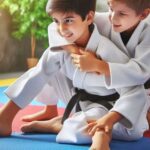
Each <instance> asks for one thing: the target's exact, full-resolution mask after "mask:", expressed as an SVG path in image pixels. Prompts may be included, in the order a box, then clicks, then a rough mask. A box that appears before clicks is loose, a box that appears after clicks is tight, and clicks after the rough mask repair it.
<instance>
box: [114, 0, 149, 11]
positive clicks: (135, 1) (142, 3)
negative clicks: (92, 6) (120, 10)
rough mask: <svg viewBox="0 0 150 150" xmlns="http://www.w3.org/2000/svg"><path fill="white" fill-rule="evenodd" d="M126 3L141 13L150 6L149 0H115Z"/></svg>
mask: <svg viewBox="0 0 150 150" xmlns="http://www.w3.org/2000/svg"><path fill="white" fill-rule="evenodd" d="M115 1H121V2H123V3H125V4H127V6H128V7H130V8H132V9H133V10H135V11H136V13H137V14H140V13H142V12H143V11H144V10H145V9H148V8H150V0H115Z"/></svg>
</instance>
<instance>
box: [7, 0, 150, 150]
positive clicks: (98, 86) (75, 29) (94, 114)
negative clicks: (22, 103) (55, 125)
mask: <svg viewBox="0 0 150 150" xmlns="http://www.w3.org/2000/svg"><path fill="white" fill-rule="evenodd" d="M68 2H69V1H68ZM68 2H67V3H68ZM72 2H73V1H71V3H72ZM86 2H87V1H84V3H86ZM92 2H93V1H92ZM79 3H81V1H79ZM88 3H90V2H88ZM52 4H53V5H52ZM54 4H55V5H56V4H57V5H58V4H60V5H59V6H62V1H61V0H59V1H56V0H55V2H52V1H51V2H50V3H49V5H48V6H49V7H48V10H49V13H50V14H51V15H52V17H53V18H54V21H55V22H56V24H57V28H58V30H59V32H60V33H61V35H63V37H64V38H65V39H67V41H70V42H75V43H76V44H77V45H78V46H81V47H85V46H86V49H92V50H93V52H95V53H96V55H97V56H101V58H102V59H103V60H105V61H109V62H110V63H111V62H112V63H117V62H119V63H126V62H128V61H129V58H128V57H127V56H126V55H124V54H123V53H121V52H120V50H119V51H118V49H117V48H116V47H115V46H114V45H113V44H112V43H111V42H110V41H108V40H107V39H106V38H104V37H102V36H101V35H99V33H98V32H97V29H96V26H95V27H94V29H93V31H92V33H91V32H90V31H89V29H88V28H86V30H84V29H85V27H86V25H89V23H88V22H89V21H90V24H91V23H92V20H93V19H90V18H93V17H94V15H92V14H93V13H92V12H89V13H88V15H87V20H86V19H85V20H83V22H82V21H81V20H82V19H81V17H79V16H80V15H78V14H76V13H75V14H74V13H73V12H74V11H73V10H74V9H73V8H71V7H69V8H71V10H72V11H71V13H66V11H67V6H68V5H64V4H65V3H64V1H63V6H64V8H62V9H64V10H61V9H60V8H59V9H56V8H57V7H56V8H55V7H54V6H55V5H54ZM71 5H72V4H71ZM71 5H70V6H71ZM52 6H53V7H52ZM65 6H66V7H65ZM73 6H74V5H73ZM80 6H82V5H80ZM90 6H91V4H90ZM51 7H52V8H53V9H52V8H51ZM54 8H55V9H54ZM51 9H52V10H51ZM78 9H79V8H78ZM82 9H83V8H82ZM84 9H85V7H84ZM58 10H59V11H58ZM55 11H56V12H55ZM64 12H65V13H64ZM75 12H76V11H75ZM78 17H79V18H80V19H79V18H78ZM66 19H67V20H66ZM66 21H67V24H66ZM84 21H85V22H84ZM77 22H78V23H77ZM85 23H87V24H85ZM82 31H84V34H83V32H82ZM87 33H89V34H87ZM90 33H91V35H90ZM78 34H79V35H80V34H82V35H84V36H80V38H79V37H78V36H77V35H78ZM88 35H90V37H89V38H88ZM75 37H78V38H77V39H76V38H75ZM85 37H86V38H85ZM74 40H75V41H74ZM85 41H86V42H85ZM80 42H81V43H80ZM93 43H94V44H93ZM49 53H50V51H46V52H45V54H44V55H43V57H42V59H41V61H40V63H41V64H42V65H43V64H44V65H43V68H42V66H41V67H39V69H38V73H40V74H39V75H43V77H45V76H47V75H51V76H52V75H53V74H55V72H56V73H57V71H56V70H57V67H58V68H59V64H60V66H61V69H62V68H63V69H62V72H63V73H64V74H65V75H67V77H69V78H70V79H71V80H72V81H73V85H74V87H77V88H79V89H84V90H85V91H86V92H88V93H92V95H91V94H88V93H86V94H87V95H88V96H89V97H86V98H87V100H86V99H85V101H83V102H82V101H81V102H80V105H81V109H82V111H80V112H78V113H75V115H73V116H72V117H71V118H69V119H67V120H66V121H65V122H64V125H63V128H62V130H61V131H60V132H59V134H58V136H57V141H58V142H69V143H90V142H91V137H90V136H88V135H87V134H84V129H85V126H86V125H87V122H90V121H91V120H95V119H98V118H99V117H102V116H104V115H105V114H107V115H105V117H106V116H107V117H108V118H111V119H109V121H110V123H111V124H112V126H113V124H114V123H116V122H118V121H120V122H121V123H122V124H123V125H122V124H120V123H117V124H115V126H114V128H113V138H118V139H124V140H134V139H138V138H140V137H141V136H142V135H143V132H144V131H145V130H146V129H147V128H148V125H147V121H146V112H147V104H148V101H147V95H146V94H145V90H144V88H143V86H142V85H141V86H135V87H128V88H121V89H119V88H118V89H116V90H114V89H110V90H108V89H106V88H105V83H104V79H105V76H106V77H107V76H108V75H109V71H106V70H105V69H104V70H103V72H100V73H101V74H100V75H99V74H96V73H95V71H96V72H99V68H98V69H96V70H95V68H93V70H92V71H94V72H93V73H89V72H82V71H80V70H79V69H77V68H75V70H73V68H74V66H73V64H72V62H71V60H70V59H71V58H70V55H69V54H68V53H66V52H51V53H50V54H51V55H53V56H50V55H48V54H49ZM54 56H55V57H54ZM56 56H57V57H56ZM58 56H59V57H58ZM74 56H75V55H74V54H73V55H72V57H73V58H76V57H74ZM92 56H93V55H92ZM45 58H47V59H45ZM58 58H59V59H58ZM92 58H95V57H92ZM64 60H65V63H64ZM93 60H94V59H93ZM48 61H50V62H51V63H52V62H55V66H53V65H52V64H51V63H50V62H49V64H46V63H47V62H48ZM96 61H97V60H96ZM98 61H99V60H98ZM60 62H61V63H60ZM66 62H67V63H66ZM94 62H95V61H94ZM94 62H93V63H94ZM75 63H76V60H75ZM62 64H63V65H62ZM78 64H79V63H77V66H78ZM95 64H97V63H95ZM103 64H104V65H105V64H106V63H105V62H104V63H103ZM44 66H45V67H44ZM46 66H47V67H46ZM106 66H107V67H108V65H107V64H106ZM52 67H53V68H52ZM79 67H80V66H79ZM71 68H72V69H71ZM40 69H43V70H42V71H43V72H41V70H40ZM52 70H54V71H52ZM70 70H71V71H70ZM34 71H35V70H34ZM51 71H52V72H51ZM44 72H45V73H44ZM36 78H37V75H36ZM46 78H47V77H46ZM38 79H41V78H39V76H38ZM22 81H23V79H22ZM36 82H37V83H38V80H36ZM40 82H41V81H40ZM49 83H51V82H49ZM38 84H40V85H41V83H38ZM16 85H17V84H16ZM32 86H33V85H32ZM42 86H43V85H42ZM10 91H12V92H14V90H11V89H9V90H8V91H7V94H9V92H10ZM116 91H117V92H118V93H119V94H120V98H119V99H118V100H117V102H116V103H115V105H114V106H113V108H112V109H111V110H110V111H109V112H108V109H109V108H108V107H109V106H108V105H109V103H107V104H106V103H105V102H104V103H103V102H102V101H103V100H102V101H101V99H103V98H102V97H104V98H106V96H107V95H108V97H107V98H109V96H111V95H112V94H113V93H114V92H116ZM79 92H80V90H79ZM81 92H82V91H81ZM81 94H84V93H81ZM93 94H96V95H99V96H100V95H102V96H101V98H100V97H98V98H99V101H100V103H101V102H102V103H101V104H99V102H98V100H97V98H96V101H95V100H94V99H95V97H96V96H95V95H94V96H93ZM90 97H92V98H93V100H94V102H93V101H92V100H91V99H90ZM107 98H106V99H107ZM15 102H17V101H15ZM135 103H137V104H138V105H137V106H136V108H137V110H136V111H134V112H132V114H129V112H131V110H134V108H135V106H134V104H135ZM139 116H140V117H139ZM105 117H104V118H105ZM48 123H52V120H51V121H50V122H48V121H46V122H45V123H44V124H41V126H36V127H38V128H36V129H35V130H34V131H46V132H48V131H54V130H53V129H52V128H51V124H48ZM46 124H47V125H46ZM42 125H43V126H42ZM39 127H43V128H39ZM45 127H46V128H45ZM70 127H71V128H70ZM108 127H109V126H108ZM126 127H127V128H126ZM131 127H132V129H128V128H131ZM111 128H112V127H109V128H106V130H110V129H111ZM60 129H61V127H60ZM60 129H59V130H60ZM59 130H58V131H59ZM32 131H33V130H32ZM55 131H56V130H55ZM58 131H57V132H58ZM102 133H103V134H104V133H105V132H103V131H102ZM97 134H98V135H99V134H100V135H103V134H101V132H97ZM97 134H96V135H97ZM64 135H65V137H64ZM104 136H106V135H104ZM102 138H103V137H102ZM101 140H102V141H101ZM94 142H95V140H94ZM100 142H103V139H100V141H99V144H98V146H99V147H98V148H97V149H105V150H106V149H109V147H108V145H107V144H103V145H102V144H101V143H100ZM101 146H103V147H101Z"/></svg>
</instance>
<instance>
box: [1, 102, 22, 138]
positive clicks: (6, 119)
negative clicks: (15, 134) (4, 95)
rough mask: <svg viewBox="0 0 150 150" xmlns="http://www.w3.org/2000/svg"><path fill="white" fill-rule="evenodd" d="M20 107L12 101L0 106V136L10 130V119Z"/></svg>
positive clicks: (6, 134)
mask: <svg viewBox="0 0 150 150" xmlns="http://www.w3.org/2000/svg"><path fill="white" fill-rule="evenodd" d="M19 110H20V108H19V107H18V106H17V105H16V104H15V103H14V102H12V101H9V102H8V103H7V104H5V105H3V106H2V107H1V108H0V136H9V135H10V134H11V132H12V121H13V119H14V117H15V115H16V114H17V112H18V111H19Z"/></svg>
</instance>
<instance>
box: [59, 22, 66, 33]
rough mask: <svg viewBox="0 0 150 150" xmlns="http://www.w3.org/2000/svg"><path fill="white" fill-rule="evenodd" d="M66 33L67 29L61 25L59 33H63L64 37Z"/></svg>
mask: <svg viewBox="0 0 150 150" xmlns="http://www.w3.org/2000/svg"><path fill="white" fill-rule="evenodd" d="M65 31H66V27H65V25H64V24H60V25H59V32H60V33H61V35H62V36H63V35H64V34H65Z"/></svg>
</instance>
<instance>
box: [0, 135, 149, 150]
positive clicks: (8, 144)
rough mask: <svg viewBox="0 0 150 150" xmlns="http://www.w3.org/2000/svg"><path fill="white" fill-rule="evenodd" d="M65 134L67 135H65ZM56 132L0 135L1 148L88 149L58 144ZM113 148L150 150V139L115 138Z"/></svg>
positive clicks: (19, 149) (6, 149)
mask: <svg viewBox="0 0 150 150" xmlns="http://www.w3.org/2000/svg"><path fill="white" fill-rule="evenodd" d="M64 136H65V135H64ZM55 138H56V135H54V134H18V133H14V134H12V136H11V137H5V138H2V137H0V150H88V149H89V145H71V144H58V143H56V142H55ZM111 150H150V139H149V138H142V139H140V140H138V141H134V142H124V141H117V140H113V141H112V142H111Z"/></svg>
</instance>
